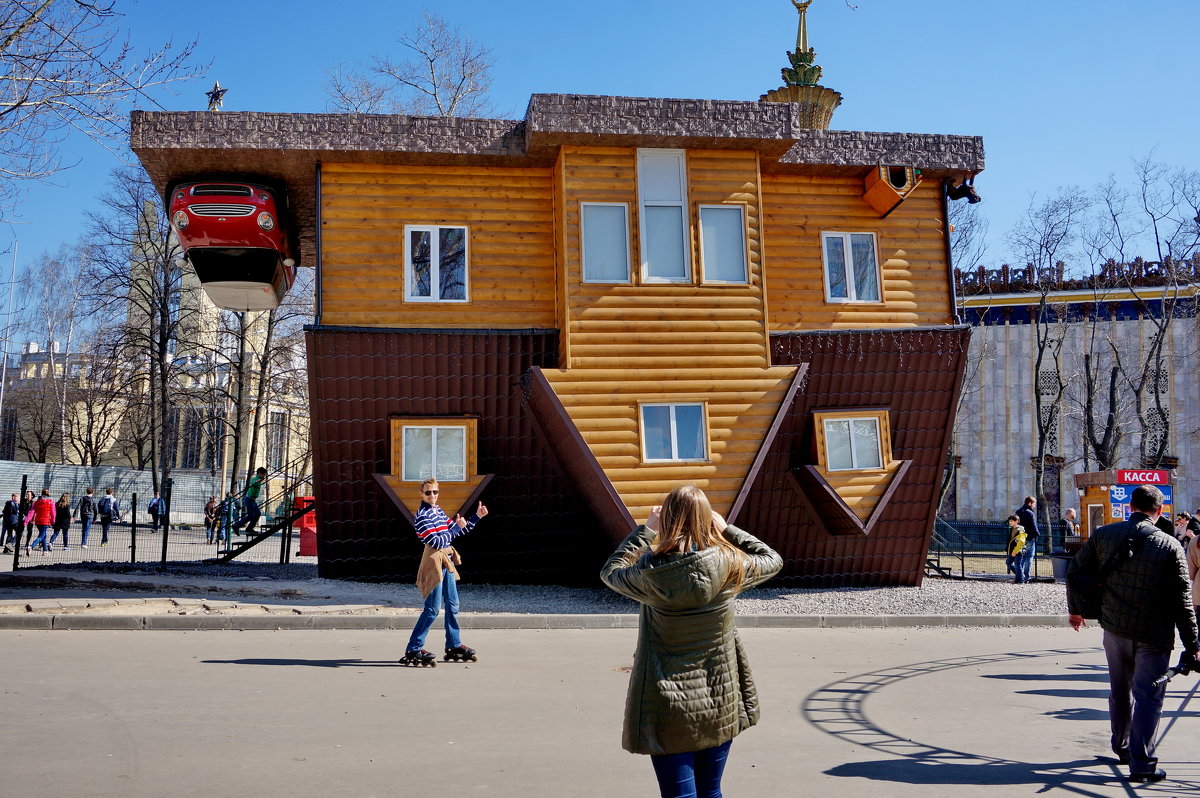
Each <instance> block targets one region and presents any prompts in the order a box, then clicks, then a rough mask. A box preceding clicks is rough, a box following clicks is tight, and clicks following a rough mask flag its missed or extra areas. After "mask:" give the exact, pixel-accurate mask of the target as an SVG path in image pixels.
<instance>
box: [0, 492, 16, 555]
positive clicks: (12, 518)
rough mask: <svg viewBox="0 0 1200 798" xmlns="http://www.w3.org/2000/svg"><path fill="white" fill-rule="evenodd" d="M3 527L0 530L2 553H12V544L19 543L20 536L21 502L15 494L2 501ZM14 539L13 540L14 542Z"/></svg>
mask: <svg viewBox="0 0 1200 798" xmlns="http://www.w3.org/2000/svg"><path fill="white" fill-rule="evenodd" d="M3 516H4V528H3V531H2V532H0V542H3V544H4V553H5V554H12V553H13V546H14V545H20V537H21V502H20V500H19V499H18V498H17V494H15V493H14V494H13V495H12V498H11V499H9V500H8V501H6V502H5V503H4V511H3ZM14 541H15V542H14Z"/></svg>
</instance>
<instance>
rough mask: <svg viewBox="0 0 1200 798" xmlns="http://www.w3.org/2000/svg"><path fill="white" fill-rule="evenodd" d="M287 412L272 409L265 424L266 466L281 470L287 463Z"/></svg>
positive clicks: (273, 469)
mask: <svg viewBox="0 0 1200 798" xmlns="http://www.w3.org/2000/svg"><path fill="white" fill-rule="evenodd" d="M287 439H288V414H287V413H286V412H279V411H275V410H272V411H271V413H270V422H269V423H268V424H267V468H268V469H270V470H271V471H282V470H283V467H284V466H285V465H287Z"/></svg>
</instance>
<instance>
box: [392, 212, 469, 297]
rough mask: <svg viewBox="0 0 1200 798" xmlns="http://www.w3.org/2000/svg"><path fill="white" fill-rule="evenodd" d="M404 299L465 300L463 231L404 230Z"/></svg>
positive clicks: (429, 227) (465, 257)
mask: <svg viewBox="0 0 1200 798" xmlns="http://www.w3.org/2000/svg"><path fill="white" fill-rule="evenodd" d="M404 236H405V239H406V242H405V243H406V246H405V248H404V257H405V261H404V273H405V285H404V298H405V299H406V300H408V301H410V302H466V301H467V228H465V227H443V226H418V225H408V226H406V227H405V228H404Z"/></svg>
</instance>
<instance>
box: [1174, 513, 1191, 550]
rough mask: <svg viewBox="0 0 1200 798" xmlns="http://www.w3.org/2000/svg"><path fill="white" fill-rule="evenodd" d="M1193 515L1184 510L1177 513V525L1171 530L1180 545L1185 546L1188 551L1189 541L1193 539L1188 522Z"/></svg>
mask: <svg viewBox="0 0 1200 798" xmlns="http://www.w3.org/2000/svg"><path fill="white" fill-rule="evenodd" d="M1191 520H1192V517H1191V516H1190V515H1188V514H1187V513H1184V512H1179V513H1175V527H1174V529H1172V530H1171V534H1172V535H1174V536H1175V539H1176V540H1178V541H1179V545H1180V546H1183V549H1184V551H1185V552H1186V551H1187V547H1188V541H1189V540H1191V531H1190V530H1189V529H1188V522H1189V521H1191Z"/></svg>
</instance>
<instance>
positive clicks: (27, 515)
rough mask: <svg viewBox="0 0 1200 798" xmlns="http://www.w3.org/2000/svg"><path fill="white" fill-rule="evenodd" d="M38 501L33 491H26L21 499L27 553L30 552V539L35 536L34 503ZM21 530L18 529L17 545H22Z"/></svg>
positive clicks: (22, 524)
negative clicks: (32, 512)
mask: <svg viewBox="0 0 1200 798" xmlns="http://www.w3.org/2000/svg"><path fill="white" fill-rule="evenodd" d="M35 501H36V499H34V497H33V491H31V490H27V491H25V497H24V498H23V499H21V528H23V529H24V530H25V553H26V554H28V553H29V541H30V539H31V538H32V537H33V527H34V523H33V515H32V514H31V511H32V510H33V503H34V502H35ZM20 538H21V532H20V529H18V530H17V545H20V542H21V541H20Z"/></svg>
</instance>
